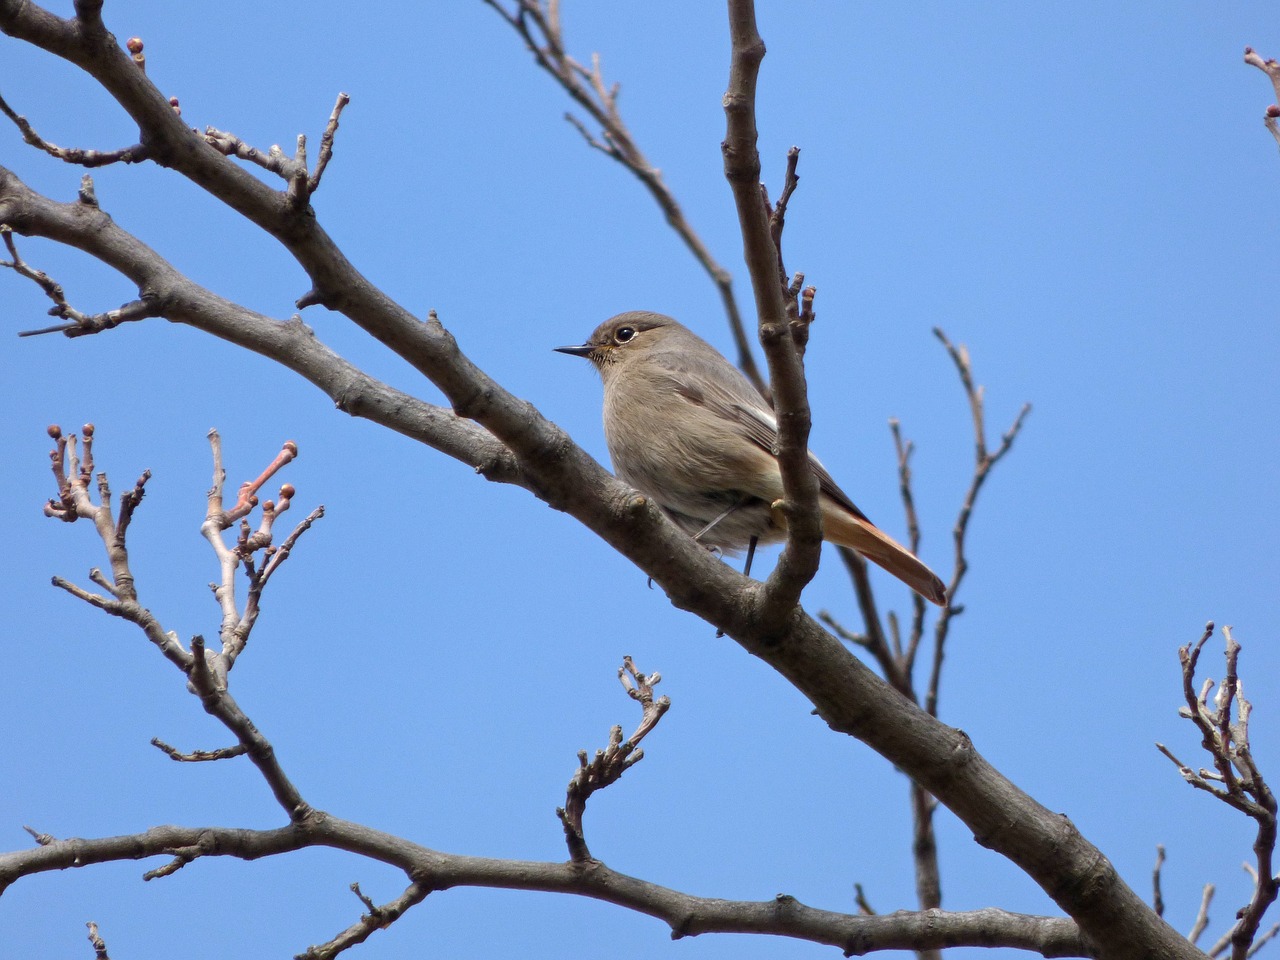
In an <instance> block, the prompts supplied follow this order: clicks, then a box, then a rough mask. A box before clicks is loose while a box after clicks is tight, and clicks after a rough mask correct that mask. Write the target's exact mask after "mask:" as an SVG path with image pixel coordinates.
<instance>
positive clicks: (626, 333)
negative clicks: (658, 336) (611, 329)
mask: <svg viewBox="0 0 1280 960" xmlns="http://www.w3.org/2000/svg"><path fill="white" fill-rule="evenodd" d="M635 335H636V328H635V327H619V328H618V330H617V332H616V333H614V335H613V339H615V340H617V341H618V342H619V343H626V342H627V341H628V340H630V339H631V338H632V337H634V336H635Z"/></svg>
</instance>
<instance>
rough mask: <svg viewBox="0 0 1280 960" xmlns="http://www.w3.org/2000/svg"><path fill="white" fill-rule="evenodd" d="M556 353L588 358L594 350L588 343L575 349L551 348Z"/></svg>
mask: <svg viewBox="0 0 1280 960" xmlns="http://www.w3.org/2000/svg"><path fill="white" fill-rule="evenodd" d="M552 349H554V350H555V352H556V353H567V354H569V356H571V357H589V356H591V352H592V351H593V350H595V347H593V346H592V345H591V344H589V343H584V344H582V345H580V346H577V347H553V348H552Z"/></svg>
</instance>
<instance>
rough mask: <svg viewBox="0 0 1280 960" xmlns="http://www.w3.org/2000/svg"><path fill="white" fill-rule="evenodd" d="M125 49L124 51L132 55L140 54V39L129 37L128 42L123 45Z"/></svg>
mask: <svg viewBox="0 0 1280 960" xmlns="http://www.w3.org/2000/svg"><path fill="white" fill-rule="evenodd" d="M125 49H126V50H128V51H129V52H130V53H134V54H137V53H141V52H142V38H141V37H130V38H129V40H128V42H126V43H125Z"/></svg>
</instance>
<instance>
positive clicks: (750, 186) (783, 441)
mask: <svg viewBox="0 0 1280 960" xmlns="http://www.w3.org/2000/svg"><path fill="white" fill-rule="evenodd" d="M729 39H730V41H731V43H732V52H731V54H730V67H729V89H728V90H727V91H726V92H725V95H724V113H725V119H726V128H727V129H726V132H725V138H724V142H723V143H721V145H720V149H721V152H722V153H723V154H724V174H725V179H726V180H728V181H729V186H730V188H731V189H732V191H733V199H734V205H735V206H736V208H737V211H738V225H739V227H740V229H741V233H742V242H743V254H744V257H745V259H746V261H747V269H748V271H749V272H750V275H751V288H752V290H753V292H754V293H755V305H756V316H757V318H758V321H759V326H760V343H761V345H762V346H763V347H764V353H765V359H766V360H768V363H769V383H770V386H771V387H772V388H773V398H774V406H775V412H776V415H777V424H778V446H777V449H776V450H775V451H774V453H775V454H776V455H777V458H778V466H779V468H780V469H781V472H782V487H783V491H784V495H785V502H784V503H783V504H782V505H781V509H782V511H783V513H784V515H785V516H786V518H787V542H786V546H785V547H784V548H783V550H782V555H781V556H780V557H779V559H778V563H777V566H775V567H774V569H773V572H772V573H770V575H769V578H768V580H766V581H765V583H764V585H763V587H762V588H761V590H760V592H759V595H758V602H759V610H758V615H759V617H760V619H761V620H762V621H763V623H764V624H765V626H766V629H767V630H769V631H770V632H772V631H775V630H778V629H780V628H781V626H782V624H783V623H784V621H785V619H786V618H787V617H789V616H790V615H791V612H792V610H793V609H794V608H795V606H796V604H797V603H798V602H799V599H800V592H801V591H802V590H803V589H804V587H805V585H806V584H808V582H809V581H810V580H812V579H813V576H814V574H815V573H817V570H818V562H819V558H820V556H821V552H822V524H821V520H820V519H819V514H818V478H817V477H816V476H815V475H814V473H813V470H812V468H811V467H810V465H809V428H810V425H811V422H812V418H811V416H810V413H809V400H808V395H807V388H806V386H805V379H804V366H803V364H802V362H801V358H800V350H799V347H798V345H797V340H796V339H795V336H794V334H793V333H792V326H791V324H790V323H789V322H788V309H787V299H786V292H787V285H786V279H785V272H784V270H783V269H780V266H779V264H780V263H781V257H780V254H779V252H778V249H777V247H776V246H775V245H774V241H773V237H772V236H771V234H770V227H771V225H770V210H769V207H768V203H767V201H766V200H765V198H764V197H763V196H762V194H761V187H760V154H759V152H758V151H757V150H756V140H757V133H756V117H755V96H756V79H757V77H758V75H759V71H760V61H761V60H762V59H764V41H763V40H761V39H760V34H759V32H758V31H757V29H756V20H755V6H754V4H753V3H752V2H751V0H730V3H729ZM787 192H788V195H789V191H787ZM778 228H779V230H780V229H781V223H779V224H778ZM793 306H794V305H793ZM792 316H795V312H794V310H793V312H792ZM797 319H798V317H797Z"/></svg>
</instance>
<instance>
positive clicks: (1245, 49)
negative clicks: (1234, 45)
mask: <svg viewBox="0 0 1280 960" xmlns="http://www.w3.org/2000/svg"><path fill="white" fill-rule="evenodd" d="M1251 53H1253V47H1245V48H1244V55H1245V56H1246V57H1247V56H1248V55H1249V54H1251Z"/></svg>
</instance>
